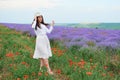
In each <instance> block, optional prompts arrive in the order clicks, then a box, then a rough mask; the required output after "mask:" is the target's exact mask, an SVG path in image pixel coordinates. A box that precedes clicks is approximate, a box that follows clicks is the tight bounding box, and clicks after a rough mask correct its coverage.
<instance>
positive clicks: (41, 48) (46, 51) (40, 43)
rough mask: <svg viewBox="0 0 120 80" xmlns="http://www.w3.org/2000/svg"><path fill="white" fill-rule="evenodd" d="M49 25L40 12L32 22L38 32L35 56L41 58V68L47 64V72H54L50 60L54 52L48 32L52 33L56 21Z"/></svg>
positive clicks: (36, 32)
mask: <svg viewBox="0 0 120 80" xmlns="http://www.w3.org/2000/svg"><path fill="white" fill-rule="evenodd" d="M48 25H49V24H46V23H44V19H43V16H42V15H41V14H40V13H37V14H36V15H35V17H34V20H33V23H32V28H34V31H35V34H36V46H35V51H34V55H33V58H35V59H40V70H41V68H42V67H43V66H46V68H47V72H48V73H49V74H53V72H52V71H51V68H50V66H49V61H48V58H49V57H51V56H52V52H51V47H50V42H49V39H48V37H47V35H46V34H47V33H51V31H52V30H53V26H54V21H52V23H51V24H50V27H49V28H47V26H48Z"/></svg>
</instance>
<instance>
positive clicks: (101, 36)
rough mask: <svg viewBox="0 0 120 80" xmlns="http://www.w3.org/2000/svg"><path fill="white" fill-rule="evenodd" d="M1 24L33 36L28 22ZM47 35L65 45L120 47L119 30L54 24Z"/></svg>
mask: <svg viewBox="0 0 120 80" xmlns="http://www.w3.org/2000/svg"><path fill="white" fill-rule="evenodd" d="M1 24H3V25H5V26H7V27H8V28H11V29H15V30H18V31H22V32H25V33H28V34H29V35H31V36H35V33H34V30H33V29H32V28H31V25H30V24H11V23H1ZM48 37H49V38H50V39H54V40H58V41H61V42H63V43H64V45H65V46H67V47H70V46H80V47H93V48H96V47H110V48H120V30H107V29H95V28H78V27H77V28H75V27H64V26H55V27H54V30H53V32H52V33H51V34H48Z"/></svg>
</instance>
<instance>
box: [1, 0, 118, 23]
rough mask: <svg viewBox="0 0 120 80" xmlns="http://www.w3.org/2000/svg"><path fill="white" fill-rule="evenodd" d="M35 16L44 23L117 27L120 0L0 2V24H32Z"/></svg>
mask: <svg viewBox="0 0 120 80" xmlns="http://www.w3.org/2000/svg"><path fill="white" fill-rule="evenodd" d="M36 12H40V13H41V14H42V15H43V17H44V21H45V22H47V23H51V21H52V20H54V21H55V23H101V22H104V23H109V22H112V23H118V22H120V0H0V22H5V23H25V24H26V23H31V22H32V20H33V18H34V14H35V13H36Z"/></svg>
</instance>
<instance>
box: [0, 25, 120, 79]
mask: <svg viewBox="0 0 120 80" xmlns="http://www.w3.org/2000/svg"><path fill="white" fill-rule="evenodd" d="M48 37H49V39H50V44H51V48H52V53H53V56H52V57H51V58H49V63H50V66H51V68H52V70H53V72H54V75H49V74H48V73H47V71H46V67H44V70H43V72H40V71H39V67H40V63H39V60H37V59H33V58H32V57H33V53H34V48H35V34H34V31H33V29H32V28H31V25H26V24H5V23H4V24H0V80H120V30H103V29H91V28H73V27H60V26H55V27H54V30H53V32H52V33H51V34H48Z"/></svg>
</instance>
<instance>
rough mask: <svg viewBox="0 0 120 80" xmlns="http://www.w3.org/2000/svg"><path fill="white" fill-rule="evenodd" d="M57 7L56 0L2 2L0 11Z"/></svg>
mask: <svg viewBox="0 0 120 80" xmlns="http://www.w3.org/2000/svg"><path fill="white" fill-rule="evenodd" d="M57 5H58V4H57V2H55V0H0V9H19V8H33V9H34V8H52V7H55V6H57Z"/></svg>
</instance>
